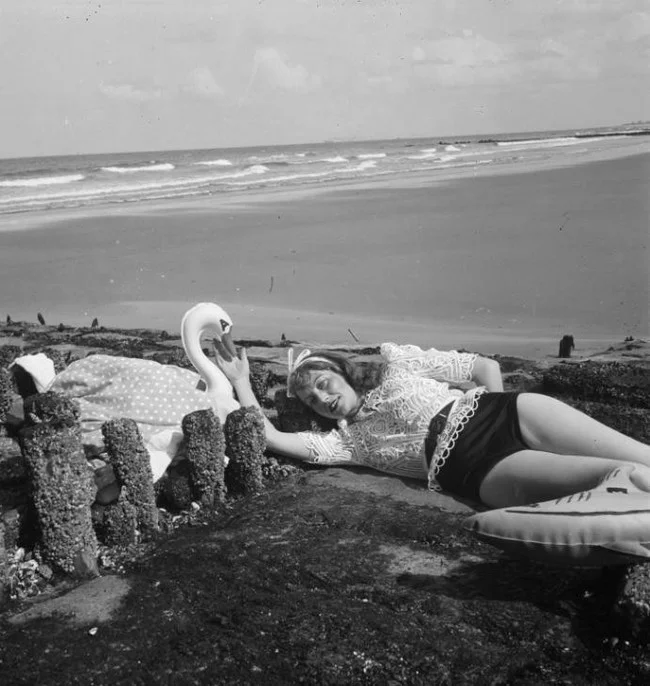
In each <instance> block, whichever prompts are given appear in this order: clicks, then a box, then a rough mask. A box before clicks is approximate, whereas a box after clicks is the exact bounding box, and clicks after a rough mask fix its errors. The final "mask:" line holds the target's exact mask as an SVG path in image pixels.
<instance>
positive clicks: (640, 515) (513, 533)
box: [463, 465, 650, 567]
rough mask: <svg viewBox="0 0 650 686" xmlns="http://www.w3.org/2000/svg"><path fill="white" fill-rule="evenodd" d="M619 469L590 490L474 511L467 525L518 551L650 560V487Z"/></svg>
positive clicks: (597, 562)
mask: <svg viewBox="0 0 650 686" xmlns="http://www.w3.org/2000/svg"><path fill="white" fill-rule="evenodd" d="M634 469H635V468H634V466H631V465H626V466H624V467H620V468H617V469H614V470H613V471H612V472H610V473H609V474H608V475H607V476H606V477H605V478H604V479H603V480H602V481H601V482H600V484H599V485H598V486H597V487H596V488H593V489H591V490H590V491H583V492H580V493H574V494H573V495H569V496H566V497H564V498H558V499H557V500H547V501H545V502H542V503H531V504H530V505H523V506H516V507H504V508H500V509H497V510H489V511H487V512H481V513H479V514H476V515H473V516H472V517H469V518H468V519H467V520H465V522H464V524H463V526H464V528H465V529H467V530H468V531H469V532H470V533H472V534H473V535H474V536H476V537H477V538H478V539H480V540H481V541H484V542H485V543H489V544H490V545H493V546H496V547H497V548H501V550H504V551H505V552H506V553H508V554H509V555H512V556H513V557H527V558H530V559H534V560H538V561H540V562H545V563H548V564H555V565H557V564H560V565H562V564H563V565H573V566H584V567H602V566H609V565H619V564H633V563H639V562H650V493H649V492H647V491H644V490H640V489H639V488H638V487H637V486H635V485H634V483H633V481H632V480H631V479H630V475H631V474H632V473H633V472H634Z"/></svg>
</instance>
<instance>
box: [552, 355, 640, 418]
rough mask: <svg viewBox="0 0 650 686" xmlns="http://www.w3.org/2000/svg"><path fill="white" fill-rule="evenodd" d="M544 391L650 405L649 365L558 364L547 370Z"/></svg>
mask: <svg viewBox="0 0 650 686" xmlns="http://www.w3.org/2000/svg"><path fill="white" fill-rule="evenodd" d="M543 391H544V392H545V393H550V394H558V395H563V396H570V397H574V398H579V399H581V400H593V401H598V402H607V403H612V404H616V405H631V406H633V407H642V408H645V409H648V408H650V392H649V391H650V369H644V368H640V367H637V366H634V365H629V364H623V363H621V362H594V361H587V362H580V363H576V364H571V363H564V364H558V365H555V366H553V367H551V368H550V369H548V370H546V372H544V376H543Z"/></svg>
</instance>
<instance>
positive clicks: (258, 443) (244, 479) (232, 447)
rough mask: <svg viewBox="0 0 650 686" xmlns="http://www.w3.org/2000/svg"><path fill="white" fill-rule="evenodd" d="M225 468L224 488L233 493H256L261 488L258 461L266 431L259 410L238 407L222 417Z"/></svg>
mask: <svg viewBox="0 0 650 686" xmlns="http://www.w3.org/2000/svg"><path fill="white" fill-rule="evenodd" d="M224 433H225V435H226V454H227V455H228V457H229V458H230V462H229V463H228V467H227V468H226V483H227V485H228V489H229V490H232V491H233V492H235V493H245V494H252V493H259V492H260V491H261V490H262V488H263V478H262V464H263V462H264V450H265V449H266V433H265V431H264V420H263V419H262V414H261V412H260V411H259V410H258V409H257V408H256V407H241V408H239V409H238V410H235V411H234V412H231V413H230V414H229V415H228V416H227V417H226V424H225V427H224Z"/></svg>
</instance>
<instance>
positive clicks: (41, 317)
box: [36, 312, 45, 326]
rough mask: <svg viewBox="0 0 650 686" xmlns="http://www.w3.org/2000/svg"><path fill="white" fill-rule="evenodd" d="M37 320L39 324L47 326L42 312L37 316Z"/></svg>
mask: <svg viewBox="0 0 650 686" xmlns="http://www.w3.org/2000/svg"><path fill="white" fill-rule="evenodd" d="M36 318H37V319H38V323H39V324H41V325H43V326H45V317H44V316H43V315H42V314H41V313H40V312H39V313H38V314H37V315H36Z"/></svg>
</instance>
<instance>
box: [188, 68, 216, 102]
mask: <svg viewBox="0 0 650 686" xmlns="http://www.w3.org/2000/svg"><path fill="white" fill-rule="evenodd" d="M183 90H184V91H185V92H186V93H190V94H191V95H195V96H197V97H199V98H206V99H208V100H210V99H214V98H220V97H221V96H223V94H224V91H223V88H221V86H220V85H219V84H218V83H217V82H216V80H215V78H214V76H213V75H212V72H211V71H210V70H209V69H208V67H196V69H193V70H192V71H191V72H190V75H189V78H188V82H187V83H186V84H185V87H184V89H183Z"/></svg>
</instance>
